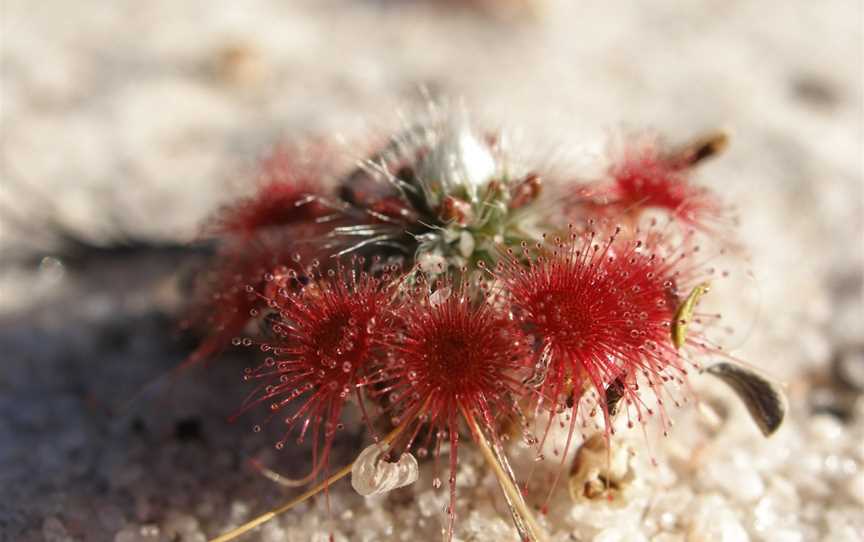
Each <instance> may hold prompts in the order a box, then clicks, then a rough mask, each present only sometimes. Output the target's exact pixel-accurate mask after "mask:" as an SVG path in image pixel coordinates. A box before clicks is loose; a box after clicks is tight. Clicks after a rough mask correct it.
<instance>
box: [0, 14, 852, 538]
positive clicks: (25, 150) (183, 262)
mask: <svg viewBox="0 0 864 542" xmlns="http://www.w3.org/2000/svg"><path fill="white" fill-rule="evenodd" d="M492 4H493V2H491V1H490V2H488V3H487V4H483V3H480V5H478V6H475V7H473V8H462V7H459V4H458V3H457V2H446V3H436V2H431V1H430V2H420V1H413V2H409V1H405V2H400V1H395V0H394V1H383V0H382V1H371V0H370V1H357V2H339V1H312V0H310V1H295V2H280V1H276V0H258V1H249V2H204V1H198V2H195V1H185V2H179V1H152V2H135V1H117V2H99V3H97V2H70V1H59V0H53V1H51V0H45V1H41V2H28V1H16V0H4V1H3V3H2V15H0V16H2V28H0V47H2V49H0V55H2V95H0V100H2V101H0V115H2V117H0V130H2V132H0V141H2V169H0V183H2V185H0V228H2V232H0V234H2V239H0V250H2V256H0V258H2V260H0V288H2V290H0V539H2V540H10V541H11V540H24V541H30V540H34V541H35V540H51V541H60V540H88V541H89V540H114V541H116V542H128V541H137V540H147V541H150V540H166V541H167V540H172V541H173V540H183V541H192V540H196V541H197V540H201V539H203V537H204V536H205V535H210V536H212V535H215V534H217V533H218V532H220V531H221V530H223V529H224V528H225V527H227V526H229V525H230V524H232V523H233V524H236V523H237V522H239V521H241V520H243V519H244V518H248V517H249V515H250V514H251V513H252V512H259V511H262V510H264V509H265V508H266V506H267V504H273V503H275V502H277V501H278V500H279V499H280V497H281V495H282V493H281V491H280V490H279V489H278V488H276V487H274V486H273V485H272V484H271V483H270V482H268V481H266V480H264V479H262V478H260V477H258V476H256V475H255V474H254V473H252V472H251V471H250V470H249V469H248V468H246V467H245V466H244V465H243V461H244V460H245V459H247V458H248V457H250V456H251V455H252V454H253V453H254V452H256V451H258V450H260V449H262V448H266V447H267V442H268V441H267V437H266V435H254V436H253V435H252V433H251V432H250V431H249V427H248V424H239V425H235V426H228V425H227V424H226V423H225V422H224V417H225V415H226V414H229V413H230V412H232V409H233V408H234V405H236V404H239V401H240V398H241V397H242V395H243V389H242V386H238V384H237V378H236V376H237V374H238V372H239V369H238V367H239V365H236V364H234V365H232V364H231V363H223V364H218V366H215V367H214V368H213V369H212V370H208V371H205V372H203V373H198V374H196V375H192V377H190V378H186V379H184V380H183V381H182V382H181V383H180V385H179V387H178V391H177V392H175V393H173V394H171V396H170V399H168V400H159V399H158V398H153V397H150V396H145V397H144V399H142V400H141V401H139V402H137V403H135V404H134V406H133V407H131V408H129V409H126V410H122V411H121V410H119V408H118V407H119V406H120V405H121V404H123V403H124V402H125V400H126V399H128V398H129V397H130V396H131V395H132V394H133V393H135V392H136V391H138V390H140V389H141V387H142V386H143V385H144V384H145V383H147V382H149V381H150V380H152V379H154V378H156V377H158V376H159V375H161V374H163V373H164V372H165V371H166V370H167V369H169V368H170V367H172V366H174V365H175V364H176V363H177V362H178V361H179V360H180V359H182V356H183V354H184V352H185V351H186V350H185V348H188V345H186V344H183V343H182V342H180V341H179V339H178V338H177V336H176V334H174V333H173V329H174V327H173V319H174V317H175V316H176V310H177V307H178V305H179V304H180V302H181V301H182V300H180V299H178V296H177V292H178V291H183V290H182V289H180V290H178V288H177V287H176V283H177V279H176V273H175V272H176V271H178V270H180V271H181V275H182V271H184V270H188V269H194V265H193V264H194V261H193V260H194V255H192V256H190V255H188V254H187V253H185V252H184V251H183V250H181V249H175V248H173V247H174V245H182V244H183V243H185V242H187V241H189V240H191V239H193V238H194V237H195V235H196V234H197V232H198V225H199V223H200V221H201V219H202V218H203V217H204V216H206V215H207V213H209V212H210V211H212V210H213V209H214V208H216V206H218V205H219V204H220V203H221V202H224V201H226V199H229V198H230V197H231V195H232V194H240V193H243V192H244V184H243V179H244V177H243V173H244V172H247V171H248V169H249V166H250V164H251V162H252V161H253V159H254V157H255V156H256V155H258V154H259V153H261V152H262V151H263V150H265V149H266V148H267V146H268V145H269V144H272V143H273V142H275V141H277V140H279V139H281V138H288V139H292V138H297V137H302V136H305V135H321V134H332V135H338V136H340V137H344V138H346V139H348V140H351V139H352V138H357V137H360V136H361V135H362V134H363V133H366V132H368V131H370V130H371V131H373V132H374V131H376V130H377V131H379V132H380V130H381V129H383V128H384V127H388V126H392V125H394V123H395V119H396V117H397V116H398V115H397V112H398V111H399V110H405V111H409V110H410V109H411V107H412V106H414V105H416V104H418V103H421V102H422V100H423V98H422V93H421V91H420V90H419V89H420V88H425V89H427V91H428V92H429V93H430V94H432V95H434V96H451V97H457V98H464V100H465V102H466V104H467V105H468V106H469V108H470V109H472V110H473V111H475V112H476V114H477V115H478V117H479V118H480V119H482V120H483V122H485V123H486V124H487V125H490V126H493V127H495V126H499V125H500V126H506V127H510V128H513V129H515V131H516V133H517V134H518V135H519V136H520V137H522V138H524V140H525V141H526V145H527V146H529V147H531V149H530V150H531V152H533V153H535V154H540V155H546V156H548V159H549V160H550V162H554V160H555V159H556V158H558V157H561V156H565V157H571V158H572V155H580V154H587V155H589V156H590V154H591V153H592V152H598V147H597V145H598V143H599V142H602V141H603V138H605V137H606V136H607V134H608V133H609V132H610V131H613V130H615V129H618V128H621V127H637V128H641V127H647V128H652V129H656V130H658V131H661V132H664V133H666V134H668V135H669V137H670V138H671V139H672V140H677V141H681V140H684V139H686V138H687V137H689V136H692V135H694V134H698V133H700V132H702V131H703V130H706V129H712V128H716V127H724V128H727V129H729V130H731V131H732V133H733V140H732V145H731V148H730V149H729V151H728V152H727V154H726V155H724V156H723V157H722V158H720V159H718V160H716V161H713V162H711V163H710V164H709V165H707V166H706V167H705V168H704V171H702V173H701V175H700V179H701V180H702V181H703V182H706V183H710V184H712V185H713V186H714V187H715V188H717V189H718V190H720V191H722V192H724V193H725V194H726V197H727V199H728V200H730V201H732V202H734V203H735V204H737V205H738V206H739V208H740V212H741V216H742V229H741V231H742V235H743V238H744V239H745V240H746V242H747V243H748V244H749V245H750V247H751V249H752V251H753V261H752V270H753V272H754V274H755V276H756V277H757V281H758V288H757V290H758V295H757V296H755V297H757V298H758V299H756V300H755V301H754V300H752V299H751V298H752V297H754V296H753V295H749V294H748V295H747V296H744V297H745V298H746V299H742V300H739V299H735V298H733V297H730V298H728V299H724V300H723V309H724V314H730V315H731V316H732V318H733V321H735V320H734V319H735V318H738V319H739V320H740V321H745V322H749V320H748V318H749V319H750V320H752V314H754V313H757V312H758V317H757V319H756V320H757V321H756V324H755V326H753V329H752V330H751V331H750V332H749V334H748V336H747V338H746V341H745V342H744V343H743V344H742V345H740V349H739V350H738V352H737V353H738V355H740V356H741V357H744V358H746V359H748V360H751V361H752V362H753V363H754V364H756V365H759V366H761V367H763V368H765V370H766V371H768V372H769V373H770V374H772V375H773V376H775V377H776V378H778V379H782V380H783V381H785V382H787V383H789V389H790V399H791V404H792V413H791V419H790V420H789V423H787V425H786V427H785V428H784V430H783V431H782V432H781V434H779V435H777V437H775V438H774V439H772V440H771V441H762V440H761V437H759V436H758V434H757V433H756V432H755V431H754V430H753V428H752V426H751V425H748V424H749V423H750V422H749V420H747V419H746V417H744V418H743V419H742V420H740V421H734V422H732V423H731V425H730V428H728V429H727V430H726V433H724V434H722V435H721V436H719V437H717V438H718V439H720V442H723V445H722V446H719V448H718V449H717V450H716V451H715V452H714V453H713V455H712V454H709V455H708V458H707V459H706V460H705V461H706V463H705V468H703V469H699V470H698V471H695V472H693V471H687V470H686V469H683V468H678V467H677V466H676V465H675V464H674V462H672V463H671V466H670V467H669V468H668V469H667V470H668V471H669V472H670V473H671V474H670V476H671V478H670V477H666V478H664V477H663V476H655V475H651V476H648V478H647V480H648V483H647V486H646V489H645V496H644V498H643V499H642V500H641V501H639V503H641V504H638V505H634V508H633V509H632V510H630V511H628V512H627V513H624V514H622V515H618V516H615V515H612V516H608V517H606V516H603V515H602V513H600V512H597V511H596V510H595V511H593V512H592V511H591V510H588V511H585V510H582V511H579V510H575V511H568V512H566V513H565V512H562V517H557V518H551V519H550V520H549V521H550V522H551V523H550V527H551V528H550V530H551V531H552V532H554V533H555V535H554V536H555V540H562V541H563V540H602V541H607V542H608V541H612V540H648V539H654V540H661V541H666V542H669V541H672V540H729V541H737V540H771V541H780V540H782V541H798V540H800V541H805V540H850V541H852V540H861V539H864V522H862V520H861V518H860V517H857V516H859V514H857V513H856V511H857V512H860V510H861V509H862V507H864V444H862V443H864V402H862V398H861V392H862V389H864V375H862V373H864V346H862V345H864V332H862V330H864V317H862V282H864V277H862V261H864V184H862V178H864V173H862V172H864V163H862V160H864V159H862V156H864V109H862V108H864V94H862V77H864V75H862V69H864V68H862V66H864V58H862V48H864V45H862V26H864V15H862V3H861V2H856V1H854V0H849V1H840V0H829V1H824V2H806V1H796V2H781V1H765V2H747V1H739V0H727V1H706V2H686V3H685V2H676V1H671V0H670V1H657V2H641V3H626V4H625V3H613V2H603V1H584V2H578V3H572V5H571V4H570V3H568V2H564V1H552V0H549V1H547V2H542V1H538V2H536V3H533V4H528V5H526V4H527V2H526V3H522V2H519V1H516V0H514V1H512V2H509V3H506V5H505V4H501V6H502V7H497V8H496V7H492ZM346 152H350V151H346ZM577 158H578V156H577ZM124 243H126V244H130V243H131V244H133V245H135V247H132V248H125V249H123V250H103V249H104V248H105V247H111V246H115V247H116V246H117V245H122V244H124ZM838 367H839V368H838ZM238 388H239V389H238ZM145 395H146V394H145ZM738 415H740V416H746V415H743V414H741V413H740V412H739V413H738ZM736 420H737V418H736ZM687 423H688V422H687V420H686V419H685V420H684V422H683V424H684V426H685V427H687V425H686V424H687ZM692 423H694V424H696V423H697V422H692ZM680 431H681V430H680V429H679V432H680ZM694 431H695V430H694ZM683 432H684V433H685V435H684V436H682V437H681V439H682V440H683V441H684V442H689V440H688V439H691V436H692V435H686V430H684V431H683ZM349 449H350V448H349ZM347 453H348V452H346V454H347ZM346 457H347V455H346ZM271 459H272V460H273V461H274V462H276V461H279V459H277V458H275V456H274V457H272V458H271ZM282 461H284V458H283V459H282ZM276 464H278V463H276ZM465 468H469V469H470V468H472V465H471V458H470V455H469V456H468V459H466V467H465ZM487 478H488V477H485V476H484V475H483V473H482V471H481V472H479V473H478V472H475V473H474V483H473V484H471V482H470V480H471V478H470V476H469V477H468V478H467V479H468V480H469V482H467V483H466V484H467V485H469V486H472V487H473V486H476V488H473V489H472V487H468V488H466V489H464V490H460V491H461V494H462V497H461V500H460V502H463V503H467V504H465V506H466V507H467V509H468V510H470V511H466V512H465V513H464V515H463V518H462V521H461V527H460V529H461V530H460V532H459V536H460V537H461V539H463V540H469V539H471V540H487V539H488V540H497V539H501V537H508V536H512V535H513V534H512V532H511V531H509V530H508V529H509V527H508V523H507V522H506V521H504V520H502V519H500V517H499V516H500V514H497V513H496V512H495V511H494V510H493V508H494V506H493V505H492V504H490V505H488V506H485V505H483V504H482V503H481V504H476V503H480V501H481V500H482V499H481V497H476V496H472V495H475V494H473V493H472V491H477V492H478V493H476V495H481V494H482V492H483V491H484V490H483V487H488V488H491V487H492V486H491V485H489V484H490V483H491V482H490V481H489V480H488V479H487ZM754 480H756V481H757V482H758V483H757V482H754ZM421 482H423V480H421ZM426 482H428V480H427V481H426ZM661 487H662V488H663V489H662V492H663V493H665V494H667V495H670V494H674V495H677V496H678V497H677V498H676V500H675V502H674V503H667V504H662V503H661V504H657V501H656V499H657V496H656V495H657V492H658V491H661V490H660V488H661ZM346 488H347V484H346ZM346 488H343V489H346ZM488 488H487V489H486V490H485V491H486V493H489V492H491V491H492V490H491V489H488ZM652 488H653V489H652ZM429 490H430V486H429V484H428V483H427V484H426V487H419V488H418V489H417V495H416V496H412V495H411V494H410V493H409V494H400V495H401V497H400V498H401V499H402V500H401V501H398V502H396V501H393V500H389V501H387V500H385V501H383V504H382V502H378V503H371V504H370V503H364V502H363V501H362V500H361V499H360V498H359V497H357V496H355V495H351V494H350V490H347V489H346V491H343V493H344V495H342V494H336V495H334V502H335V505H334V506H335V507H336V508H337V509H338V510H340V511H344V513H345V514H348V515H347V516H346V517H345V518H343V521H342V522H341V523H340V524H339V526H338V527H337V529H341V530H338V532H337V535H338V536H337V538H338V537H343V538H340V539H349V540H414V539H422V540H425V539H430V540H435V539H436V537H437V534H436V533H437V529H438V528H439V527H440V524H439V521H440V516H441V514H440V506H439V503H438V501H436V500H435V499H436V498H437V497H436V494H434V493H433V492H431V491H429ZM676 492H677V493H676ZM562 498H563V499H564V500H565V501H566V500H567V497H566V495H564V496H563V497H562ZM424 499H425V500H424ZM472 502H473V503H475V505H472V504H471V503H472ZM682 503H683V504H682ZM493 504H494V503H493ZM484 506H485V508H484ZM640 506H641V508H640ZM663 506H667V508H668V510H667V509H665V508H663ZM382 510H383V511H382ZM589 512H590V514H589ZM340 513H342V512H340ZM568 514H569V515H568ZM591 514H593V516H592V517H595V518H598V517H599V518H600V519H599V520H597V521H596V523H597V524H596V525H589V526H586V520H585V518H586V517H588V516H590V515H591ZM663 514H672V516H671V517H672V519H669V517H670V516H665V517H666V518H667V520H668V521H666V523H663V520H662V518H663V517H664V516H663ZM565 516H566V517H565ZM496 518H497V519H496ZM654 518H660V519H656V520H655V519H654ZM325 519H326V514H324V513H323V512H322V508H321V506H320V505H311V506H309V507H307V508H305V513H301V514H295V515H293V516H289V517H287V518H285V519H284V520H282V521H281V522H277V523H276V524H274V525H271V526H268V527H267V528H266V529H264V530H263V531H262V532H260V533H258V534H256V535H253V536H252V537H251V538H250V539H253V540H254V539H256V538H257V539H261V540H306V539H308V537H312V536H313V535H315V536H318V535H320V536H326V533H327V532H329V531H328V527H326V526H325V527H322V526H321V522H322V521H324V520H325ZM652 521H653V523H652ZM604 522H605V523H604ZM587 523H590V521H589V522H587ZM388 526H389V527H388ZM496 529H498V530H496ZM718 529H719V530H718ZM315 533H317V534H315ZM325 539H326V538H325Z"/></svg>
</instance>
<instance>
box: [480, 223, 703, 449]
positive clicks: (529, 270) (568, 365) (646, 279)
mask: <svg viewBox="0 0 864 542" xmlns="http://www.w3.org/2000/svg"><path fill="white" fill-rule="evenodd" d="M619 231H620V230H617V229H616V231H615V233H614V234H612V235H611V236H609V237H607V238H606V239H601V238H599V237H598V236H597V235H596V234H595V233H593V232H588V233H585V234H580V235H576V234H573V235H571V236H570V238H569V239H568V240H566V241H556V242H555V243H554V244H553V246H552V247H551V248H550V249H549V250H548V251H546V252H544V251H543V250H542V249H538V250H537V251H536V252H535V253H533V254H532V252H531V251H529V250H527V249H525V250H524V252H523V254H522V255H521V258H520V257H517V256H516V255H515V254H513V253H508V254H506V255H505V256H504V257H503V258H502V260H501V262H500V263H499V265H498V266H497V268H496V270H495V272H494V273H495V275H496V276H497V278H498V279H499V280H500V281H501V282H502V284H503V285H504V286H503V287H504V288H505V290H507V291H508V292H509V294H510V297H511V302H512V303H513V305H514V311H515V314H516V317H517V318H518V319H519V320H520V321H521V322H522V323H523V324H524V325H525V326H526V328H527V329H529V330H530V333H531V335H533V337H534V340H535V349H536V350H537V351H541V352H542V353H543V355H542V356H541V361H542V363H541V365H545V367H544V369H545V379H543V380H542V383H540V384H539V386H540V387H541V389H542V390H543V393H542V395H541V396H542V397H548V398H551V399H552V403H551V404H550V405H547V408H548V409H549V410H550V411H551V412H556V410H560V409H561V408H562V406H564V405H567V406H569V405H570V404H573V405H576V406H577V408H578V405H579V399H580V398H581V397H583V396H584V394H586V393H588V394H589V396H592V395H593V396H594V397H596V402H597V404H598V405H597V406H599V408H600V409H601V411H602V414H603V416H604V418H605V428H606V432H607V438H608V435H609V433H611V431H612V424H611V420H610V410H609V409H610V402H609V399H610V397H609V396H608V394H610V393H611V394H616V395H618V396H619V397H621V398H622V399H623V401H624V403H625V404H626V407H627V408H626V411H627V416H628V420H630V423H629V425H631V426H632V419H630V416H631V409H633V410H635V414H636V419H637V421H639V422H644V420H645V415H650V414H652V413H653V410H652V409H651V408H650V407H648V406H646V404H645V402H644V400H643V399H644V398H643V393H644V392H645V391H646V390H645V389H642V388H640V384H639V380H640V379H641V380H643V381H645V382H647V391H649V392H650V393H653V394H655V395H656V397H657V401H658V405H659V409H660V415H661V419H662V421H663V425H664V428H665V427H666V426H667V425H668V424H667V419H666V414H665V411H664V408H663V400H662V396H663V394H664V393H663V392H664V388H665V386H666V384H667V383H668V382H670V381H676V382H678V383H679V384H684V383H685V382H686V375H687V368H686V365H687V363H688V360H687V359H686V358H684V357H683V354H682V353H681V352H679V351H678V349H677V348H676V345H675V344H674V343H673V341H672V336H671V330H672V325H673V321H674V318H675V313H676V310H677V308H678V305H679V303H680V302H681V300H682V299H683V297H684V296H686V294H687V291H685V290H684V288H686V287H687V285H688V284H689V283H690V282H692V281H693V280H694V279H695V278H696V276H697V275H696V273H697V270H696V269H694V264H695V262H693V261H692V255H693V254H695V252H682V251H679V250H678V248H677V247H666V246H664V245H663V243H664V240H663V238H662V237H660V236H658V235H647V236H644V239H646V241H640V240H633V239H624V238H621V237H620V236H619ZM695 267H698V266H695ZM698 332H699V330H692V333H694V334H698ZM686 343H687V344H688V345H689V346H690V347H691V349H703V350H704V349H707V348H708V347H707V346H706V345H705V344H704V343H703V342H701V341H700V339H699V337H697V336H692V337H690V338H689V339H687V341H686ZM539 407H540V405H539V404H538V408H539ZM595 408H596V407H595ZM590 415H592V416H593V411H592V413H591V414H590ZM576 418H577V412H574V413H573V415H572V416H571V424H570V433H569V434H568V438H567V444H566V445H565V452H566V449H567V448H568V447H569V445H570V442H571V438H572V436H573V431H574V428H575V423H576ZM551 423H552V420H551V417H550V420H549V424H550V425H551ZM548 431H549V425H547V427H546V430H545V433H544V436H543V439H545V438H546V436H547V435H548Z"/></svg>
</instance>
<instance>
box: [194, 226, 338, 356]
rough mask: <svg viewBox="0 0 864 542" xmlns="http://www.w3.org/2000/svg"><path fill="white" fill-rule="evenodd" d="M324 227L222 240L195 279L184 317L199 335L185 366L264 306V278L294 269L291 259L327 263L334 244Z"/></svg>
mask: <svg viewBox="0 0 864 542" xmlns="http://www.w3.org/2000/svg"><path fill="white" fill-rule="evenodd" d="M328 232H329V228H328V227H325V226H322V225H319V224H302V225H296V226H292V227H287V228H280V229H278V230H276V231H272V232H269V233H266V234H264V233H262V234H259V235H256V236H254V237H252V238H249V239H244V240H238V241H228V242H226V244H225V245H224V246H223V247H222V248H221V249H220V251H219V253H218V254H217V255H216V257H215V259H214V261H213V263H212V264H211V270H210V271H209V272H208V273H207V274H206V275H205V276H204V277H202V279H201V280H200V283H199V284H198V288H199V290H200V291H199V293H198V294H197V296H196V297H197V302H196V304H195V305H194V306H193V308H192V309H191V311H190V315H189V317H188V318H187V319H186V321H187V322H189V324H187V326H186V327H192V325H195V326H197V327H198V328H200V329H201V330H202V331H203V333H204V339H203V340H202V342H201V344H200V345H199V346H198V347H197V348H196V349H195V351H194V352H193V353H192V354H191V355H190V356H189V357H188V358H187V359H186V360H185V361H184V362H183V364H182V366H184V367H186V366H191V365H194V364H197V363H201V362H204V361H206V360H208V359H211V358H212V357H213V356H215V355H217V354H218V353H219V352H221V351H222V350H223V349H224V348H225V347H227V346H228V345H229V344H230V343H231V341H232V340H234V339H235V338H237V337H239V336H240V335H242V334H243V332H244V330H245V328H246V326H247V325H248V324H249V322H251V321H253V320H255V319H257V317H258V316H259V315H260V313H261V312H262V309H264V308H265V306H266V300H265V299H264V296H265V295H266V294H267V288H268V287H269V286H271V283H269V282H268V281H266V280H265V278H266V277H267V276H268V274H275V273H277V271H278V270H279V269H280V268H281V269H283V273H284V271H287V270H288V269H295V270H300V266H299V264H298V263H297V261H298V260H299V261H311V260H313V259H316V258H317V259H319V260H321V261H324V262H325V264H326V265H327V266H329V265H334V264H335V261H334V260H332V259H331V258H330V256H331V255H332V254H333V252H334V251H335V250H336V248H335V247H331V246H330V245H329V244H328V243H329V239H328V238H327V237H326V235H327V233H328Z"/></svg>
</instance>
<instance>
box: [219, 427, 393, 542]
mask: <svg viewBox="0 0 864 542" xmlns="http://www.w3.org/2000/svg"><path fill="white" fill-rule="evenodd" d="M408 425H409V424H407V423H402V424H400V425H399V426H397V427H396V428H395V429H393V431H391V432H390V433H389V434H388V435H387V436H385V437H384V438H383V439H381V444H384V445H389V444H391V443H392V442H393V441H394V440H396V438H397V437H398V436H399V435H400V434H402V431H404V430H405V428H406V427H408ZM352 467H354V461H352V462H351V463H349V464H348V465H345V466H344V467H342V468H341V469H339V470H338V471H336V472H335V473H333V474H332V475H330V476H329V477H328V478H327V479H326V480H324V481H322V482H321V483H319V484H317V485H316V486H314V487H312V488H310V489H308V490H306V491H304V492H303V493H301V494H300V495H298V496H297V497H295V498H293V499H291V500H290V501H288V502H286V503H285V504H283V505H282V506H278V507H276V508H274V509H272V510H270V511H269V512H265V513H263V514H261V515H260V516H258V517H256V518H254V519H252V520H250V521H247V522H246V523H244V524H243V525H241V526H239V527H237V528H236V529H232V530H230V531H228V532H227V533H225V534H222V535H220V536H217V537H216V538H213V539H211V540H210V542H228V541H229V540H234V539H235V538H237V537H238V536H241V535H243V534H245V533H247V532H249V531H251V530H252V529H254V528H255V527H258V526H259V525H262V524H264V523H267V522H268V521H270V520H271V519H273V518H275V517H276V516H278V515H280V514H284V513H285V512H287V511H289V510H291V509H292V508H294V507H295V506H297V505H298V504H300V503H302V502H303V501H305V500H307V499H309V498H310V497H313V496H315V495H317V494H318V493H320V492H321V491H323V490H324V489H326V488H327V487H328V486H330V485H331V484H333V483H335V482H337V481H339V480H341V479H342V478H344V477H345V476H347V475H348V474H350V473H351V469H352Z"/></svg>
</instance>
